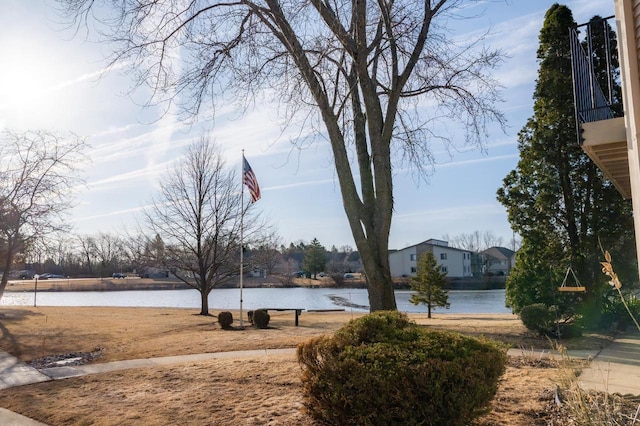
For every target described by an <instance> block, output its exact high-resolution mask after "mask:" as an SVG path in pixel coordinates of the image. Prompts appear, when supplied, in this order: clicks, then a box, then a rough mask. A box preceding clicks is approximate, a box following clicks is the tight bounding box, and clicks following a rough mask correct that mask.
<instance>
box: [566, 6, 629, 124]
mask: <svg viewBox="0 0 640 426" xmlns="http://www.w3.org/2000/svg"><path fill="white" fill-rule="evenodd" d="M612 18H614V17H613V16H609V17H607V18H603V19H600V20H593V21H590V22H588V23H586V24H582V25H576V26H574V27H572V28H570V29H569V39H570V43H571V65H572V72H573V96H574V101H575V108H576V125H577V126H578V129H577V130H578V135H579V134H580V124H581V123H592V122H594V121H599V120H609V119H612V118H616V117H620V116H622V107H621V105H620V103H619V102H618V101H617V100H616V97H615V93H614V84H615V83H617V82H616V81H615V79H616V77H615V76H616V75H617V72H618V71H617V70H616V69H614V67H613V63H612V43H611V37H610V32H609V31H610V30H611V28H612V27H611V26H610V25H608V20H609V19H612ZM581 29H584V30H585V36H584V39H582V40H581V38H580V31H581ZM595 39H599V43H598V47H599V49H598V52H597V54H596V52H594V40H595ZM595 58H598V60H599V61H604V63H602V64H601V65H600V70H598V72H599V73H600V75H601V76H602V77H601V78H600V82H599V81H598V78H597V74H596V66H595V64H594V59H595ZM603 80H606V83H605V82H603ZM601 84H604V85H605V86H606V87H604V88H603V87H601Z"/></svg>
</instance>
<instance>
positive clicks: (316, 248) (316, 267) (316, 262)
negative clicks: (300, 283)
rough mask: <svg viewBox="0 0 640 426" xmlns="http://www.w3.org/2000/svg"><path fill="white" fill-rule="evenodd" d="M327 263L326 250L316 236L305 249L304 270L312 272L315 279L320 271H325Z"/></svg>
mask: <svg viewBox="0 0 640 426" xmlns="http://www.w3.org/2000/svg"><path fill="white" fill-rule="evenodd" d="M326 264H327V255H326V250H325V248H324V247H323V246H322V244H320V241H318V239H317V238H314V239H313V241H311V244H309V245H308V246H307V247H306V248H305V250H304V270H305V272H306V273H307V274H312V275H313V278H314V279H315V278H316V275H317V274H318V272H322V271H324V267H325V266H326Z"/></svg>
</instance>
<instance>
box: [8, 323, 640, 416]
mask: <svg viewBox="0 0 640 426" xmlns="http://www.w3.org/2000/svg"><path fill="white" fill-rule="evenodd" d="M295 351H296V350H295V349H294V348H285V349H258V350H248V351H235V352H217V353H207V354H194V355H179V356H169V357H160V358H148V359H133V360H126V361H115V362H107V363H102V364H88V365H80V366H63V367H52V368H43V369H40V370H36V369H35V368H33V367H29V366H28V365H26V364H25V363H23V362H22V361H20V360H18V359H17V358H15V357H13V356H11V355H9V354H7V353H5V352H2V351H0V392H1V389H6V388H10V387H13V386H22V385H27V384H32V383H39V382H45V381H49V380H61V379H66V378H69V377H77V376H83V375H86V374H98V373H109V372H112V371H118V370H126V369H132V368H142V367H154V366H163V365H173V364H181V363H189V362H199V361H204V360H208V359H221V358H242V357H259V356H271V355H288V354H291V355H293V354H295ZM523 354H524V355H527V356H531V355H535V356H538V355H539V356H554V355H556V354H553V353H551V354H550V353H549V352H536V351H531V352H529V351H527V350H521V349H510V350H509V355H511V356H519V355H523ZM568 355H569V356H570V357H572V358H580V359H593V361H592V362H591V363H590V364H589V367H587V368H585V369H583V370H582V374H581V375H580V385H581V386H582V388H583V389H593V390H600V391H606V392H608V393H610V394H613V393H619V394H622V395H625V394H632V395H640V332H638V331H629V332H626V333H623V334H621V335H619V336H618V337H616V339H615V340H614V341H613V342H611V343H610V344H609V345H608V346H607V347H606V348H604V349H603V350H602V351H600V352H597V351H569V353H568ZM0 425H2V426H13V425H16V426H17V425H26V426H30V425H33V426H37V425H40V426H46V425H43V424H42V423H38V422H35V421H33V420H31V419H28V418H26V417H24V416H21V415H19V414H16V413H13V412H11V411H9V410H6V409H4V408H0Z"/></svg>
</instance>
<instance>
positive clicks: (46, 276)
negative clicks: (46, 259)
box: [38, 272, 64, 280]
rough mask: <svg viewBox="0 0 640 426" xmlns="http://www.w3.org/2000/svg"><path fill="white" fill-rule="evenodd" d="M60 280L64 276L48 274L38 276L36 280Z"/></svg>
mask: <svg viewBox="0 0 640 426" xmlns="http://www.w3.org/2000/svg"><path fill="white" fill-rule="evenodd" d="M60 278H64V275H60V274H52V273H50V272H47V273H45V274H40V275H38V279H39V280H48V279H52V280H55V279H60Z"/></svg>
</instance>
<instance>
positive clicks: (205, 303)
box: [200, 289, 209, 315]
mask: <svg viewBox="0 0 640 426" xmlns="http://www.w3.org/2000/svg"><path fill="white" fill-rule="evenodd" d="M200 315H209V292H208V291H204V290H203V289H200Z"/></svg>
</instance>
